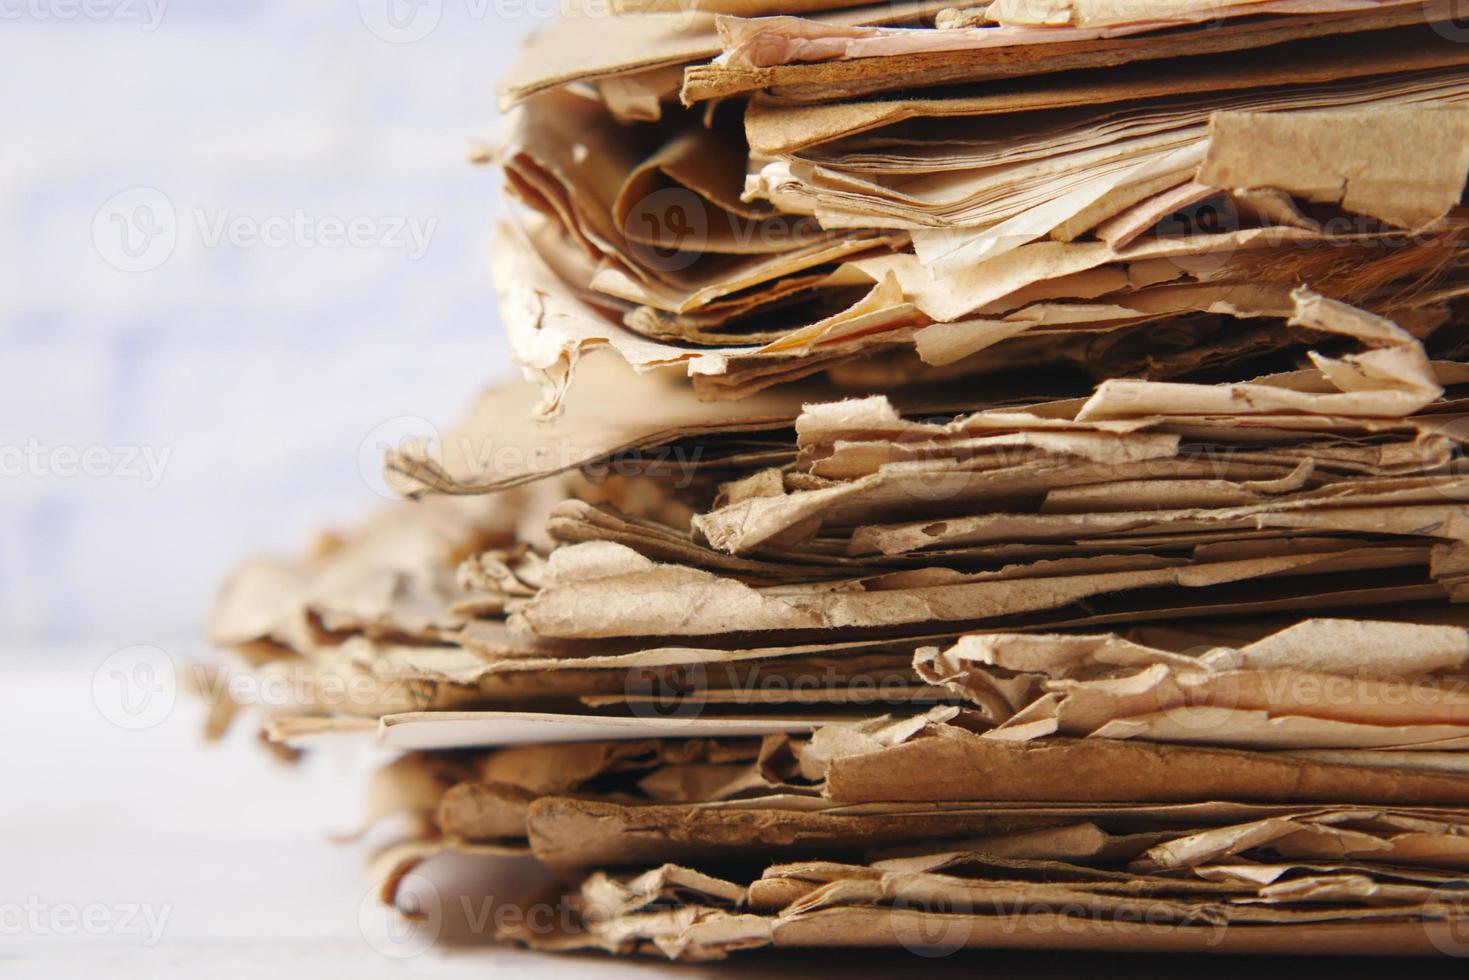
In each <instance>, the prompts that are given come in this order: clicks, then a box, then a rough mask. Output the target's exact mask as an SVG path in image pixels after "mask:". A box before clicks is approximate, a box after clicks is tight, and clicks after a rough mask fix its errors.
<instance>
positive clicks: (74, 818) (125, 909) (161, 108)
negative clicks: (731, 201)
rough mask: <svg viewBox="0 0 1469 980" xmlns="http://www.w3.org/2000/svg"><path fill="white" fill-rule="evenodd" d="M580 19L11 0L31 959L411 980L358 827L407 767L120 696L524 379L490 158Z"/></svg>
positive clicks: (415, 6) (8, 181)
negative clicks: (123, 687) (542, 42)
mask: <svg viewBox="0 0 1469 980" xmlns="http://www.w3.org/2000/svg"><path fill="white" fill-rule="evenodd" d="M552 9H554V7H553V4H552V3H550V2H549V0H548V2H546V3H544V4H542V5H541V6H540V7H537V2H536V0H526V2H521V0H498V2H495V3H491V2H489V0H361V2H359V0H238V2H237V0H0V80H3V82H4V91H5V92H6V93H7V96H6V98H4V99H3V100H0V126H3V130H0V132H3V137H0V141H3V148H0V270H3V271H0V377H3V384H0V651H3V653H0V665H3V667H4V669H5V671H6V673H5V674H4V675H3V679H0V740H3V747H0V758H3V759H4V762H3V763H0V771H3V773H4V777H5V780H6V783H7V785H8V787H9V788H7V790H6V792H5V802H4V803H3V804H0V861H3V863H4V868H5V871H4V873H3V874H0V975H4V976H6V977H7V978H9V977H20V976H33V975H38V976H57V977H76V976H146V977H150V978H154V977H162V976H182V977H189V978H196V977H209V976H230V977H233V976H240V975H242V974H243V973H244V972H245V971H247V970H251V969H270V970H272V971H273V972H274V973H275V975H277V976H294V975H299V976H320V975H323V973H324V972H326V971H327V970H328V969H330V970H332V971H347V970H350V971H352V972H353V973H354V974H355V975H357V976H359V977H370V976H375V975H378V974H379V973H382V975H389V976H403V975H405V974H404V970H405V969H407V968H408V967H407V966H406V965H405V964H403V963H400V962H398V961H397V960H395V959H393V958H392V957H387V956H383V955H380V952H379V949H380V947H381V943H380V942H379V943H376V945H375V943H374V939H373V937H374V936H379V937H380V936H381V931H380V930H381V928H383V925H384V924H383V921H382V919H381V918H380V917H378V916H377V906H376V904H375V901H374V900H373V899H371V898H370V896H369V890H370V888H371V885H372V883H371V882H369V881H368V880H367V876H366V875H365V874H364V870H363V854H362V852H361V849H360V847H358V848H354V847H333V846H331V844H330V843H329V840H328V837H329V835H331V834H339V833H341V832H343V831H350V830H351V829H353V827H354V826H355V824H356V823H357V821H358V820H359V818H360V814H361V812H362V803H363V794H364V785H363V783H364V778H365V773H366V772H367V771H368V770H369V769H370V768H371V767H372V766H374V765H376V764H378V763H381V762H382V761H383V760H382V758H381V757H375V758H374V757H369V758H361V757H360V753H358V754H353V753H351V752H349V751H348V750H347V749H343V750H342V751H341V752H337V751H331V750H329V751H324V752H321V753H318V754H316V755H314V756H313V757H312V758H310V759H308V760H306V761H305V762H304V763H303V764H302V765H300V766H296V767H290V766H286V765H283V764H280V763H278V762H275V761H274V760H272V759H271V758H270V757H269V756H268V755H267V754H266V753H265V752H263V751H260V750H259V748H258V747H257V746H256V745H255V744H254V740H253V733H252V732H250V731H248V729H249V727H250V726H248V725H242V726H239V729H240V730H238V731H235V732H233V733H232V734H231V737H230V738H229V739H228V740H227V742H226V743H225V744H224V745H218V746H205V745H203V744H202V739H201V731H202V720H203V719H202V708H201V707H200V706H199V705H197V704H194V703H192V702H191V701H190V700H189V699H187V698H184V697H179V698H177V703H174V701H173V699H170V700H169V702H168V705H169V706H171V710H170V711H169V712H168V714H167V715H166V717H155V718H150V719H147V722H148V723H147V724H146V725H133V724H131V721H130V719H126V718H123V719H122V721H123V722H124V723H122V724H119V723H118V716H116V714H115V713H113V712H108V711H105V710H99V707H101V705H99V701H98V698H97V696H96V694H95V690H96V688H95V685H96V684H97V683H98V682H99V679H102V678H103V677H104V674H103V671H102V669H101V668H102V665H104V664H105V663H106V662H107V661H108V658H109V657H111V656H112V655H114V654H115V653H116V652H117V651H119V650H126V649H127V648H131V647H135V646H149V647H156V648H158V649H161V650H163V651H166V653H167V654H168V656H170V657H171V658H173V660H174V661H175V662H176V663H180V664H182V663H186V662H188V661H190V660H196V659H201V658H202V657H203V656H204V655H205V654H206V652H207V648H206V645H205V643H204V641H203V638H202V634H203V625H204V621H205V618H206V616H207V613H208V609H209V604H210V601H211V597H212V595H213V592H214V589H215V588H216V586H217V584H218V583H219V581H220V579H221V577H222V576H223V575H224V574H225V573H226V572H227V571H228V569H229V568H230V567H231V566H232V565H233V564H234V563H236V562H238V561H239V560H240V559H242V558H244V557H245V556H247V555H248V554H251V553H254V552H258V551H265V552H275V553H280V554H293V553H295V552H297V551H299V550H300V549H301V548H303V547H304V546H305V545H306V544H307V542H308V540H309V536H310V535H311V533H312V532H313V531H314V530H316V529H318V528H320V527H323V526H335V527H343V526H349V525H350V524H352V523H353V522H354V521H356V520H358V519H360V518H361V517H362V516H363V515H364V514H365V513H367V512H368V511H370V510H371V509H373V508H375V507H380V506H384V505H385V504H386V501H385V500H384V499H383V496H382V494H383V493H386V490H385V488H384V487H383V485H382V483H381V482H380V478H379V475H378V463H379V461H380V460H381V455H382V451H381V446H380V445H379V443H380V442H381V441H382V440H383V439H384V438H387V439H394V438H396V436H397V435H401V431H400V430H401V429H402V427H403V426H405V425H406V426H408V427H409V428H410V429H411V428H413V427H415V426H422V425H426V424H428V423H432V424H434V425H443V424H445V423H448V422H452V421H453V420H454V419H455V418H456V417H457V416H458V415H459V413H460V412H461V411H463V410H465V409H466V408H467V407H468V405H469V404H470V402H471V401H472V399H473V398H474V396H475V394H476V393H477V392H478V391H479V390H480V389H481V388H482V387H484V386H485V385H487V384H490V383H493V382H495V381H498V380H502V379H505V378H507V377H509V376H510V374H511V372H510V368H509V365H508V362H507V359H506V349H505V345H504V343H503V341H502V338H501V336H500V330H499V326H498V324H497V322H496V313H495V302H494V295H493V292H492V288H491V285H490V282H489V277H488V273H487V271H486V266H487V252H488V243H489V238H490V233H491V228H492V224H493V222H494V220H495V219H496V216H497V215H498V214H499V213H500V211H501V205H500V203H499V198H498V181H497V179H496V177H495V176H494V174H493V173H492V172H491V171H488V170H486V169H484V168H476V167H474V166H471V165H470V164H469V163H468V161H467V152H466V148H467V141H469V140H471V139H490V138H493V136H494V135H495V131H496V106H495V80H496V77H497V76H498V75H499V74H501V73H502V72H503V71H504V70H505V67H506V66H507V64H508V62H509V59H510V58H511V57H513V54H514V51H515V48H516V46H517V44H518V42H519V40H520V39H521V38H522V37H523V36H525V35H526V34H528V33H529V32H530V31H532V30H534V29H535V27H536V26H537V24H539V23H542V22H544V20H545V19H546V18H547V17H548V16H549V14H550V12H551V10H552ZM109 715H111V717H109ZM95 909H100V910H101V912H102V913H103V915H102V920H103V921H102V922H101V923H100V927H99V928H92V927H90V926H85V925H83V924H80V923H79V919H78V917H79V916H80V915H82V914H90V913H88V911H87V910H95ZM130 910H131V911H130ZM139 913H141V914H139ZM150 916H151V918H152V923H153V925H152V926H150V925H149V924H148V921H149V917H150ZM154 926H156V927H157V928H154ZM374 930H379V931H377V932H375V931H374ZM498 955H501V956H505V955H511V954H510V953H502V954H498ZM501 963H502V961H500V960H495V959H491V960H490V961H485V960H483V959H477V960H475V961H474V962H473V963H472V964H469V965H460V966H456V965H454V964H452V963H451V964H449V965H436V964H434V963H430V962H429V961H428V960H426V959H423V958H419V959H418V960H416V961H415V962H414V965H413V968H412V969H413V972H414V974H415V975H437V973H438V972H439V971H440V970H445V971H453V972H456V973H457V972H458V971H460V970H462V971H463V975H468V973H469V972H471V971H472V972H473V973H474V974H475V975H483V972H484V970H486V969H494V968H495V966H497V965H501Z"/></svg>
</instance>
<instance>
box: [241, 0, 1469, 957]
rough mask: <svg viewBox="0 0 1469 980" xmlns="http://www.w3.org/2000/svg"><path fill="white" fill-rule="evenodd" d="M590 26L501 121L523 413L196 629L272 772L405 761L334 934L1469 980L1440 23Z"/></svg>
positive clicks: (634, 6)
mask: <svg viewBox="0 0 1469 980" xmlns="http://www.w3.org/2000/svg"><path fill="white" fill-rule="evenodd" d="M616 11H617V12H616V13H615V15H611V16H610V17H609V16H604V17H601V18H598V17H595V16H591V15H590V13H591V12H590V11H589V10H582V9H580V8H578V9H576V10H569V11H568V12H567V16H566V17H565V18H564V19H563V20H561V21H558V22H557V23H555V24H553V25H551V26H550V27H548V28H547V29H545V30H544V31H542V32H541V33H540V34H539V35H538V36H537V37H536V38H535V39H534V41H533V42H532V44H531V45H530V47H529V48H528V49H527V51H526V54H525V57H524V59H523V61H522V63H521V64H520V65H518V66H517V67H516V68H515V69H514V71H513V73H512V76H511V78H510V79H509V80H508V82H507V84H506V86H505V91H506V95H507V99H508V100H509V101H510V102H511V103H514V104H515V109H514V112H513V119H512V125H511V133H510V137H509V139H508V141H507V143H506V144H505V145H504V146H502V147H500V148H499V149H498V151H497V153H496V158H497V159H498V161H499V163H500V164H501V166H502V168H503V172H504V175H505V177H506V181H507V186H508V187H509V189H510V191H511V193H512V194H513V196H514V197H515V198H516V199H518V201H519V202H521V203H522V204H523V205H524V207H523V208H521V209H520V210H518V211H517V221H516V222H515V223H514V225H513V226H507V227H505V228H503V229H501V232H500V238H499V240H498V242H497V247H496V251H495V258H494V264H495V276H496V282H497V285H498V288H499V293H500V299H501V303H502V307H503V313H504V321H505V324H506V327H507V330H508V333H509V337H510V341H511V348H512V352H513V355H514V357H515V359H516V361H517V363H518V365H519V366H520V367H521V368H522V369H523V370H524V372H525V374H526V375H527V379H526V381H525V382H524V383H522V384H518V385H511V386H508V387H504V388H500V389H496V390H493V391H490V392H488V393H487V394H485V395H484V396H483V397H482V398H481V400H480V402H479V403H478V404H477V405H476V406H475V408H474V410H473V412H472V413H471V414H470V417H469V418H468V419H466V420H465V422H464V423H463V424H462V425H461V426H460V427H459V428H458V429H456V430H454V431H452V432H449V433H446V434H445V436H444V437H443V438H442V439H441V440H437V441H435V442H433V443H410V444H405V445H403V446H400V447H397V448H395V449H393V450H392V451H390V452H389V453H388V454H387V458H386V460H385V466H386V468H387V472H388V474H389V478H390V480H391V482H392V483H393V485H394V486H395V487H397V488H398V489H400V490H401V491H402V492H403V494H404V496H405V497H407V498H412V499H408V500H405V501H404V502H402V503H401V504H399V505H397V506H395V507H393V508H390V509H389V510H388V511H386V512H384V513H383V514H381V515H380V516H379V517H378V518H376V519H374V520H373V521H371V522H369V523H367V524H365V525H364V526H362V527H360V528H358V529H356V530H355V531H353V532H351V533H348V534H344V535H341V536H331V537H329V538H327V539H325V540H323V541H322V542H321V543H320V544H319V545H318V546H317V547H315V548H314V549H313V550H312V551H311V553H310V554H309V555H307V556H306V557H304V558H302V559H300V560H298V561H294V562H273V561H260V562H255V563H252V564H249V565H247V566H245V567H244V568H242V569H241V570H239V571H238V572H237V573H236V574H235V575H234V576H233V577H232V578H231V580H230V581H229V583H228V584H227V585H226V587H225V589H224V591H223V593H222V595H221V598H220V602H219V606H218V608H217V610H216V616H215V622H214V631H213V632H214V638H215V640H216V641H218V642H219V643H220V644H221V645H222V646H225V647H228V648H230V649H231V650H233V651H235V652H236V653H237V655H238V656H237V660H238V662H240V663H241V664H243V666H244V668H245V669H248V670H250V671H252V672H254V673H255V674H256V675H257V676H258V677H259V678H260V679H262V680H264V681H270V682H272V683H271V684H269V685H268V686H267V685H265V684H262V685H261V686H260V689H261V690H267V689H268V690H274V691H281V692H289V695H290V696H289V697H282V698H279V699H276V700H275V701H273V702H272V703H270V704H269V705H268V706H267V707H268V711H267V713H266V717H265V718H264V728H265V731H266V734H267V735H268V736H269V737H270V738H271V739H272V740H274V741H275V742H277V743H279V744H281V745H285V746H288V747H294V748H304V747H308V746H310V745H313V744H317V743H318V742H320V741H321V740H324V739H339V738H343V737H352V736H354V735H355V736H357V737H360V738H370V739H375V740H377V741H378V742H380V743H383V744H385V745H386V746H387V747H389V748H390V749H392V750H394V751H396V752H399V753H401V755H400V756H399V757H397V758H396V760H395V761H393V762H392V763H391V764H390V765H389V766H387V767H386V768H385V769H384V770H383V772H382V774H381V777H380V778H379V780H378V783H377V785H376V787H375V789H374V793H373V804H372V807H371V814H370V816H371V818H372V820H373V821H374V822H376V821H382V820H387V819H388V818H390V817H391V818H396V819H397V822H398V823H399V824H401V823H402V820H403V818H406V820H407V827H408V831H407V833H406V834H405V835H404V836H402V837H401V839H398V840H395V841H394V842H393V843H392V844H391V845H390V846H387V847H386V848H384V849H383V850H382V851H381V853H379V854H378V858H377V860H378V865H377V873H378V875H379V880H380V881H382V882H383V889H382V894H383V897H384V900H385V901H388V902H393V901H396V900H398V898H399V887H400V884H401V882H402V881H403V880H404V877H405V876H406V875H408V874H409V872H410V871H411V870H412V869H420V870H422V868H423V867H426V865H425V862H428V861H429V859H435V860H437V859H440V858H444V857H446V856H448V855H527V854H528V855H532V856H534V857H535V858H536V859H538V860H539V861H540V862H541V863H542V864H543V865H544V866H545V867H546V868H547V869H548V870H549V871H550V872H553V873H554V874H555V875H556V876H558V883H557V884H556V885H555V886H554V892H553V893H552V895H551V897H550V898H547V899H545V901H547V902H551V903H553V904H554V906H555V907H556V908H557V909H559V910H562V911H564V912H565V913H566V914H564V915H555V916H551V917H536V916H529V915H522V916H518V917H512V918H513V922H509V923H507V922H506V921H505V920H504V919H497V920H496V924H497V926H498V928H497V929H496V930H495V931H496V933H497V935H499V936H500V937H504V938H512V939H516V940H519V941H522V942H525V943H527V944H530V945H532V946H537V947H543V948H548V949H570V948H582V947H594V948H601V949H606V950H610V951H617V952H658V953H662V954H665V955H668V956H672V957H684V958H711V957H720V956H723V955H725V954H727V953H728V952H730V951H733V950H738V949H745V948H753V947H761V946H811V945H816V946H829V945H887V946H900V947H908V948H912V949H917V950H921V951H924V952H927V953H932V952H934V951H938V952H944V951H947V950H951V949H957V948H959V947H964V946H973V947H1045V948H1063V947H1064V948H1077V949H1112V950H1220V951H1272V952H1273V951H1280V952H1297V953H1311V952H1334V953H1340V952H1346V951H1359V952H1405V953H1435V952H1438V953H1449V954H1462V953H1464V952H1469V943H1466V941H1465V940H1464V938H1463V936H1464V929H1465V927H1466V925H1469V882H1466V881H1465V873H1466V870H1469V613H1466V612H1465V610H1466V609H1469V607H1465V606H1462V605H1459V604H1458V603H1459V602H1461V601H1462V600H1463V599H1465V598H1466V597H1469V507H1466V501H1469V471H1466V470H1465V468H1464V466H1463V459H1464V452H1465V446H1466V444H1469V329H1466V327H1465V319H1464V311H1463V310H1462V309H1461V308H1460V305H1459V303H1460V297H1461V295H1462V294H1464V293H1465V292H1466V291H1469V285H1466V283H1469V277H1466V274H1465V270H1464V269H1463V265H1464V262H1463V260H1462V257H1461V256H1462V251H1461V249H1460V248H1459V245H1460V240H1461V238H1462V235H1463V230H1464V217H1465V214H1464V212H1463V211H1462V208H1461V205H1460V198H1461V195H1462V192H1463V189H1464V184H1465V178H1466V173H1469V45H1464V44H1462V43H1459V42H1460V41H1461V40H1462V39H1461V38H1459V37H1458V36H1457V35H1456V34H1455V31H1456V30H1458V29H1459V28H1457V27H1455V26H1454V25H1453V23H1452V22H1451V21H1449V20H1448V18H1449V17H1450V16H1451V10H1450V9H1449V7H1448V6H1447V5H1446V4H1437V3H1421V2H1395V0H1260V2H1248V0H1244V2H1236V3H1220V2H1213V0H1211V2H1207V3H1206V2H1201V0H1151V2H1147V3H1121V2H1119V0H996V2H994V3H992V4H989V5H983V4H981V5H974V6H967V7H946V8H940V7H938V6H936V5H923V4H921V3H914V4H904V3H893V4H884V5H881V6H880V7H877V6H874V7H866V8H863V7H855V8H853V7H844V6H841V5H840V4H832V3H822V2H820V0H816V2H806V3H802V4H800V5H799V6H796V5H787V6H775V5H768V4H764V3H762V2H761V0H708V2H704V0H700V2H698V3H696V4H695V5H694V8H693V9H685V8H684V7H683V6H681V5H678V4H673V3H671V2H670V3H668V4H663V3H661V2H658V0H620V2H619V3H618V4H617V5H616ZM604 13H605V12H604ZM767 15H769V16H767ZM602 348H609V349H608V350H602ZM482 890H483V892H484V893H485V894H491V893H493V892H494V889H493V887H492V885H491V884H490V883H488V882H486V883H485V884H484V885H483V889H482Z"/></svg>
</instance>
